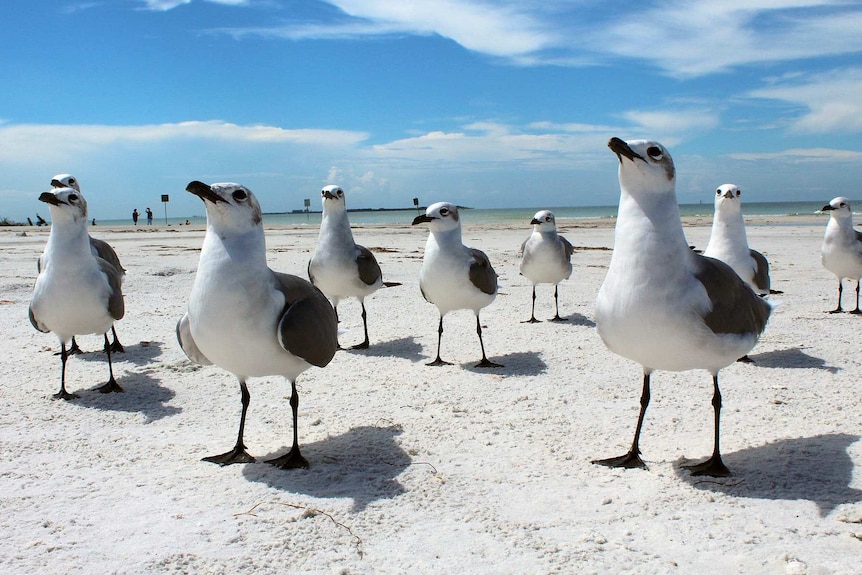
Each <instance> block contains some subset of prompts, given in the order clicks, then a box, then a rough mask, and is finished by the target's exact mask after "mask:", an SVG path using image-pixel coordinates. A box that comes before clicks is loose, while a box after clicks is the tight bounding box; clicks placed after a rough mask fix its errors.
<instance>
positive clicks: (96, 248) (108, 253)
mask: <svg viewBox="0 0 862 575" xmlns="http://www.w3.org/2000/svg"><path fill="white" fill-rule="evenodd" d="M90 248H91V249H92V250H93V255H95V256H97V257H100V258H102V259H103V260H105V261H106V262H108V263H109V264H111V265H112V266H114V267H115V268H117V271H119V272H120V274H122V275H125V273H126V270H125V268H123V266H122V265H121V264H120V258H118V257H117V252H115V251H114V248H112V247H111V246H109V245H108V243H107V242H104V241H102V240H97V239H96V238H93V237H91V238H90Z"/></svg>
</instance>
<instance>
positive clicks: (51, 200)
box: [39, 186, 66, 206]
mask: <svg viewBox="0 0 862 575" xmlns="http://www.w3.org/2000/svg"><path fill="white" fill-rule="evenodd" d="M61 187H65V186H61ZM39 201H40V202H45V203H46V204H51V205H52V206H59V205H60V204H65V203H66V202H64V201H62V200H60V198H58V197H57V196H55V195H54V194H52V193H51V192H42V194H41V195H40V196H39Z"/></svg>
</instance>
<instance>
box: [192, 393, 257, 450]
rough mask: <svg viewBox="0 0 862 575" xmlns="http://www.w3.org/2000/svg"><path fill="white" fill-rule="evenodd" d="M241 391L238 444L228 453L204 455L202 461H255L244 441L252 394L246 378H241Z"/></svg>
mask: <svg viewBox="0 0 862 575" xmlns="http://www.w3.org/2000/svg"><path fill="white" fill-rule="evenodd" d="M239 391H240V394H241V401H242V415H240V417H239V433H238V434H237V438H236V445H235V446H234V448H233V449H231V450H230V451H228V452H227V453H222V454H221V455H211V456H209V457H204V458H203V459H202V460H201V461H209V462H210V463H218V464H219V465H222V466H224V465H230V464H232V463H254V461H255V459H254V457H252V456H251V455H249V454H248V452H247V451H246V450H245V449H246V448H245V444H244V443H243V442H242V434H243V432H244V431H245V414H246V412H247V411H248V404H249V402H250V401H251V394H249V392H248V386H247V385H246V384H245V380H243V379H240V380H239Z"/></svg>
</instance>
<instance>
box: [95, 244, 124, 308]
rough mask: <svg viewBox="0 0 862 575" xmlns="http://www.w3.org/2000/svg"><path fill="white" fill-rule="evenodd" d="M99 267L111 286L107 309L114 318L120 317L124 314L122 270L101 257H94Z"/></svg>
mask: <svg viewBox="0 0 862 575" xmlns="http://www.w3.org/2000/svg"><path fill="white" fill-rule="evenodd" d="M96 262H98V264H99V269H101V270H102V273H103V274H105V276H107V278H108V284H109V285H110V286H111V295H110V296H109V297H108V311H109V312H110V313H111V317H112V318H114V319H122V318H123V316H124V315H126V304H125V302H124V301H123V272H121V271H118V270H117V268H115V267H114V266H112V265H111V264H110V263H108V262H106V261H105V260H103V259H102V258H96Z"/></svg>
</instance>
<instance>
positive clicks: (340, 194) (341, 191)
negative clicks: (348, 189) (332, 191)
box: [336, 190, 344, 198]
mask: <svg viewBox="0 0 862 575" xmlns="http://www.w3.org/2000/svg"><path fill="white" fill-rule="evenodd" d="M336 193H337V194H338V197H339V198H340V197H341V196H343V195H344V191H343V190H338V191H337V192H336Z"/></svg>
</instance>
